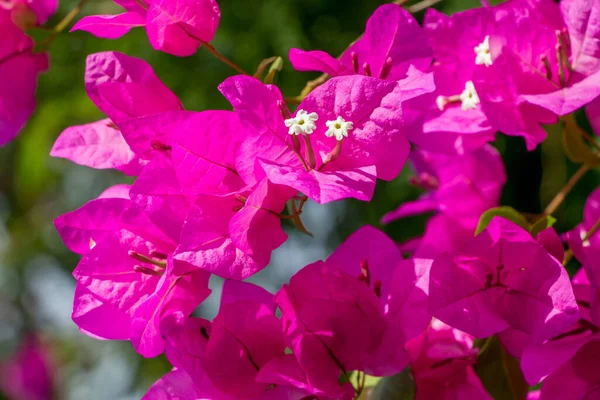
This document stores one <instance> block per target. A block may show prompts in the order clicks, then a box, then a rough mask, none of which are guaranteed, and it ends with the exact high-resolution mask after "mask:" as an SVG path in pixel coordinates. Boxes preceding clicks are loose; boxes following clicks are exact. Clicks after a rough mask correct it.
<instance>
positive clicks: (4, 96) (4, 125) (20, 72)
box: [0, 33, 48, 146]
mask: <svg viewBox="0 0 600 400" xmlns="http://www.w3.org/2000/svg"><path fill="white" fill-rule="evenodd" d="M3 35H4V33H3ZM21 35H23V34H22V33H21ZM23 36H24V37H25V35H23ZM7 39H10V38H7ZM7 39H4V38H3V39H2V40H3V41H4V40H7ZM1 53H2V49H1V48H0V100H1V101H0V146H3V145H5V144H6V143H8V142H9V141H11V140H12V139H14V138H15V136H17V134H18V133H19V131H20V130H21V129H22V128H23V126H24V125H25V123H26V122H27V120H28V119H29V117H30V116H31V114H32V113H33V110H34V109H35V106H36V101H35V90H36V85H37V77H38V75H39V74H40V73H42V72H44V71H46V70H47V69H48V56H47V54H45V53H39V54H33V53H32V52H31V51H29V50H15V52H14V53H13V54H12V55H3V54H1Z"/></svg>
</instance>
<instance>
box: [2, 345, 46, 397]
mask: <svg viewBox="0 0 600 400" xmlns="http://www.w3.org/2000/svg"><path fill="white" fill-rule="evenodd" d="M48 350H49V349H48V348H47V347H46V345H45V344H44V343H43V342H42V340H41V338H39V337H38V336H36V335H34V334H30V335H27V336H25V337H24V338H23V339H22V341H21V343H20V344H19V347H18V348H17V351H16V352H15V354H14V355H13V356H12V357H10V358H9V359H8V360H6V361H4V362H2V363H1V364H0V392H2V393H3V394H5V395H6V396H8V398H11V399H27V400H49V399H52V398H53V397H54V396H55V391H54V374H55V371H54V365H53V362H52V357H51V354H50V353H49V351H48Z"/></svg>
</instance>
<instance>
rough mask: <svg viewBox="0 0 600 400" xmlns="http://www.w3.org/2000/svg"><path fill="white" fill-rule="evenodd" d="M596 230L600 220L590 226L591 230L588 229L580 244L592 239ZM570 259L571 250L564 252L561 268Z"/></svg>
mask: <svg viewBox="0 0 600 400" xmlns="http://www.w3.org/2000/svg"><path fill="white" fill-rule="evenodd" d="M598 229H600V218H598V221H596V223H595V224H594V225H593V226H592V229H590V230H589V231H588V233H586V234H585V236H584V237H583V239H582V242H585V241H586V240H589V239H590V238H591V237H592V235H593V234H594V233H596V232H597V231H598ZM572 258H573V251H572V250H571V249H569V250H567V251H565V258H564V260H563V262H562V264H563V266H565V265H567V264H568V263H569V261H571V259H572Z"/></svg>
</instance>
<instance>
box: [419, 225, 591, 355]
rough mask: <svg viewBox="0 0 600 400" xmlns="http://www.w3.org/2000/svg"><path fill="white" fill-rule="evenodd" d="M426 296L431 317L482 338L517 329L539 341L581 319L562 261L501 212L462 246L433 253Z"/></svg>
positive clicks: (516, 351)
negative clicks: (455, 249)
mask: <svg viewBox="0 0 600 400" xmlns="http://www.w3.org/2000/svg"><path fill="white" fill-rule="evenodd" d="M451 282H454V284H452V283H451ZM457 282H460V283H459V284H457ZM534 282H535V283H534ZM429 299H430V302H429V310H430V311H431V313H432V314H433V316H434V317H436V318H439V319H440V320H442V321H444V322H446V323H450V324H452V326H455V327H457V328H460V329H462V330H464V331H465V332H467V333H469V334H472V335H474V336H475V337H481V338H484V337H488V336H491V335H493V334H499V335H500V339H501V340H502V337H503V335H507V336H509V335H511V334H512V332H515V334H520V333H524V334H526V335H529V336H530V340H531V342H532V343H542V342H543V341H545V340H548V339H551V338H553V337H554V336H556V335H558V334H560V333H561V332H563V331H564V330H565V329H567V328H568V327H569V326H571V325H572V324H573V323H575V322H577V320H578V319H579V310H578V306H577V303H576V301H575V297H574V295H573V290H572V288H571V284H570V282H569V277H568V274H567V272H566V270H565V269H564V267H563V266H562V265H561V263H560V262H559V261H558V260H556V259H555V258H554V257H553V256H551V255H550V254H549V253H547V252H546V250H545V249H544V248H543V247H542V246H541V245H540V244H539V243H538V242H536V240H535V239H534V238H533V237H531V235H530V234H529V233H528V232H527V231H525V230H524V229H522V228H520V227H519V226H517V225H515V224H514V223H512V222H510V221H508V220H505V219H503V218H501V217H494V218H493V219H492V221H491V222H490V224H489V225H488V227H487V228H486V229H484V230H483V231H482V232H481V233H480V234H479V235H478V236H477V237H475V238H474V239H472V240H471V241H470V242H469V243H468V244H466V245H465V246H464V247H463V248H462V250H460V251H457V252H453V253H451V254H447V253H445V254H442V255H439V256H437V257H436V258H435V260H434V262H433V264H432V266H431V276H430V287H429ZM504 344H505V345H506V344H507V343H504ZM508 350H509V352H512V353H518V352H519V351H518V350H517V349H513V351H511V349H508Z"/></svg>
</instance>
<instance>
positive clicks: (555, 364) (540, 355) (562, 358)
mask: <svg viewBox="0 0 600 400" xmlns="http://www.w3.org/2000/svg"><path fill="white" fill-rule="evenodd" d="M590 336H591V335H589V334H581V335H573V336H567V337H565V338H562V339H560V340H553V341H550V342H548V343H545V344H538V345H533V346H529V347H528V348H527V349H525V351H524V352H523V355H522V357H521V369H522V371H523V375H524V377H525V379H526V380H527V382H528V383H529V384H530V385H537V384H538V383H539V382H541V381H542V380H543V379H544V378H545V377H547V376H548V375H550V374H551V373H552V372H554V371H555V370H557V369H558V368H560V367H561V366H562V365H563V364H565V363H566V362H568V361H569V360H570V359H571V358H572V357H573V356H574V355H575V354H576V353H577V352H578V351H579V349H580V348H581V347H583V346H584V345H585V344H586V343H587V342H588V341H589V339H590Z"/></svg>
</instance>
